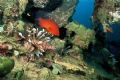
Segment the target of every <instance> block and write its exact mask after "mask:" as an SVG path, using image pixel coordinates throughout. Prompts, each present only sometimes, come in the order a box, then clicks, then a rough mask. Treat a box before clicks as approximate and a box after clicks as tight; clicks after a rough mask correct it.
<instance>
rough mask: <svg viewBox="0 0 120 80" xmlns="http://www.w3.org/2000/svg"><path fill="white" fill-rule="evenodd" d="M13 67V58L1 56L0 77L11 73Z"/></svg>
mask: <svg viewBox="0 0 120 80" xmlns="http://www.w3.org/2000/svg"><path fill="white" fill-rule="evenodd" d="M13 67H14V61H13V60H12V59H10V58H7V57H1V56H0V77H4V76H5V75H7V74H8V73H10V72H11V70H12V69H13Z"/></svg>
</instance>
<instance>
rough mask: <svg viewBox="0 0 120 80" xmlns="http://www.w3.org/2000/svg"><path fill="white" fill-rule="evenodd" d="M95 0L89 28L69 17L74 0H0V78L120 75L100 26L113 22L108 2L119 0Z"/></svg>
mask: <svg viewBox="0 0 120 80" xmlns="http://www.w3.org/2000/svg"><path fill="white" fill-rule="evenodd" d="M99 1H101V0H96V2H95V10H94V14H93V18H92V20H93V27H94V29H88V28H86V27H85V26H84V25H82V24H79V23H77V22H75V21H73V20H72V19H71V16H72V15H73V13H74V11H75V10H74V8H75V5H76V4H77V2H78V1H77V0H0V80H106V79H107V80H114V79H117V80H119V79H120V78H119V74H120V69H119V62H120V60H119V58H118V57H116V55H114V54H113V53H112V52H110V50H109V49H108V46H111V44H109V42H108V41H107V40H106V36H105V32H104V31H103V30H101V26H99V25H100V24H103V26H102V27H104V26H106V25H105V24H107V27H108V26H109V25H108V24H109V23H113V22H114V19H112V17H114V16H113V15H112V16H111V15H107V14H108V13H109V9H108V7H109V6H110V7H111V9H112V10H113V9H114V8H116V9H117V10H118V6H119V5H118V4H116V2H114V1H112V0H110V1H109V0H107V1H104V0H103V1H102V2H101V4H99V3H98V2H99ZM116 1H117V0H116ZM103 4H104V7H102V6H101V5H103ZM111 4H114V5H115V4H116V5H117V6H111ZM113 12H114V11H113ZM107 19H109V20H108V21H107ZM117 19H119V18H117ZM116 21H119V20H116ZM116 21H115V22H116ZM96 22H97V23H96ZM41 25H42V26H41ZM44 25H45V26H44ZM104 29H106V27H105V28H104ZM107 29H108V28H107ZM54 34H57V35H54ZM118 54H119V51H118Z"/></svg>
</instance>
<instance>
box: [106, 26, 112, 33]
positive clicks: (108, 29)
mask: <svg viewBox="0 0 120 80" xmlns="http://www.w3.org/2000/svg"><path fill="white" fill-rule="evenodd" d="M104 32H113V30H112V28H110V27H106V28H105V29H104Z"/></svg>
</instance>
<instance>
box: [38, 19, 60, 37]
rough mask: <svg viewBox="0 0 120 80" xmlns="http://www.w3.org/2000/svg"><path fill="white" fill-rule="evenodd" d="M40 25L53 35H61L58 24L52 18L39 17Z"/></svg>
mask: <svg viewBox="0 0 120 80" xmlns="http://www.w3.org/2000/svg"><path fill="white" fill-rule="evenodd" d="M38 25H39V26H40V27H42V28H44V29H45V30H47V31H48V32H49V33H51V34H52V35H55V36H59V35H60V32H59V26H58V24H57V23H56V22H55V21H53V20H52V19H50V18H41V17H40V18H38Z"/></svg>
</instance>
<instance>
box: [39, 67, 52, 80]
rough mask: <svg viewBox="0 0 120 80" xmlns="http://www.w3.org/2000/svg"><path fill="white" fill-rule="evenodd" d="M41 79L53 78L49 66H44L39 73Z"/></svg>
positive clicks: (50, 79)
mask: <svg viewBox="0 0 120 80" xmlns="http://www.w3.org/2000/svg"><path fill="white" fill-rule="evenodd" d="M39 80H53V76H52V73H51V72H50V70H49V69H47V68H42V69H41V71H40V74H39Z"/></svg>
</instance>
